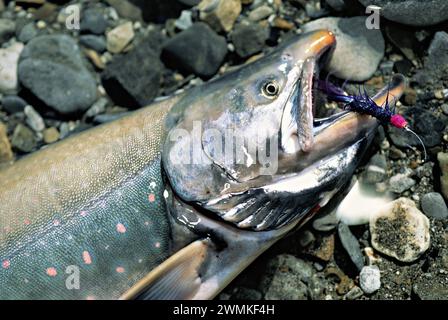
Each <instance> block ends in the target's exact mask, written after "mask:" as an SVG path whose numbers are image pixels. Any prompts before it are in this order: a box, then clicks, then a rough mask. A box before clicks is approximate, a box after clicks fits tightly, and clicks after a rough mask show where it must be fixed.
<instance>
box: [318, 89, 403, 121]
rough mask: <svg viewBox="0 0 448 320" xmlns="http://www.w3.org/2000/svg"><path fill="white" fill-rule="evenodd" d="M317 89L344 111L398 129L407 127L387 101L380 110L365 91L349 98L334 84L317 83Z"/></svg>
mask: <svg viewBox="0 0 448 320" xmlns="http://www.w3.org/2000/svg"><path fill="white" fill-rule="evenodd" d="M318 88H319V89H320V90H322V91H324V92H325V93H327V97H328V99H329V100H332V101H335V102H342V103H345V106H344V109H346V110H350V111H355V112H358V113H361V114H368V115H371V116H372V117H375V118H377V119H378V120H379V121H380V122H381V123H382V124H391V125H392V126H394V127H396V128H399V129H403V128H406V127H407V125H408V122H407V121H406V120H405V119H404V118H403V117H402V116H401V115H399V114H395V113H394V110H391V109H390V107H389V103H388V101H387V100H386V103H385V105H384V108H381V107H380V106H378V105H377V104H376V103H375V101H373V99H372V98H370V97H369V96H368V94H367V92H366V91H365V90H364V92H361V89H359V95H353V96H351V95H348V94H346V93H345V92H344V91H343V90H342V89H341V88H339V87H336V86H335V85H334V84H332V83H330V82H323V81H319V86H318Z"/></svg>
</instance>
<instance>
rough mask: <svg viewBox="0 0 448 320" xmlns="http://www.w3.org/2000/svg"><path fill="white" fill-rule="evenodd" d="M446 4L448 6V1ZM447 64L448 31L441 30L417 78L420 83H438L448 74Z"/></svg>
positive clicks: (437, 33)
mask: <svg viewBox="0 0 448 320" xmlns="http://www.w3.org/2000/svg"><path fill="white" fill-rule="evenodd" d="M446 4H447V6H448V1H447V2H446ZM422 16H423V15H422ZM446 65H448V33H446V32H444V31H439V32H436V34H435V35H434V38H433V40H432V41H431V45H430V46H429V49H428V58H427V59H426V61H425V65H424V68H423V69H422V70H420V71H419V72H418V73H417V74H416V75H415V79H416V80H417V81H418V82H419V83H420V84H428V83H429V84H432V83H436V82H438V81H439V80H441V79H443V78H444V77H445V76H446V68H443V67H442V66H446Z"/></svg>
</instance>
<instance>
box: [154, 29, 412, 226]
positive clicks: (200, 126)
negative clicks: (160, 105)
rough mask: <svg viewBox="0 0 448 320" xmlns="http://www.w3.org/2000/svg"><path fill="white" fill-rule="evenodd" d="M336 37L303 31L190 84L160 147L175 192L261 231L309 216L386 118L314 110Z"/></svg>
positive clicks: (398, 82) (399, 85) (392, 88)
mask: <svg viewBox="0 0 448 320" xmlns="http://www.w3.org/2000/svg"><path fill="white" fill-rule="evenodd" d="M335 44H336V40H335V36H334V35H333V34H332V33H331V32H329V31H327V30H318V31H314V32H310V33H307V34H303V35H301V36H298V37H294V38H292V39H291V40H290V41H288V42H286V43H284V44H282V45H281V46H280V47H279V48H278V49H276V50H275V51H273V52H272V53H271V54H269V55H267V56H265V57H263V58H261V59H259V60H257V61H255V62H253V63H251V64H248V65H245V66H243V67H241V68H240V69H238V70H235V71H233V72H230V73H228V74H226V75H224V76H222V77H220V78H218V79H216V80H214V81H211V82H209V83H207V84H205V85H203V86H200V87H197V88H195V89H192V90H190V91H189V92H188V93H187V94H185V95H184V97H183V98H182V99H180V100H179V101H178V102H177V104H176V105H175V106H174V107H173V108H172V111H171V113H170V115H169V116H168V119H167V127H168V129H169V130H168V131H169V134H168V136H167V139H166V141H165V144H164V149H163V152H162V163H163V169H164V172H165V175H166V178H167V183H168V184H169V186H170V188H171V189H172V191H173V194H174V195H175V197H176V198H177V199H178V200H179V201H181V202H184V203H187V204H189V205H191V206H194V207H196V208H198V210H201V211H202V212H207V213H208V214H212V215H215V216H218V217H219V218H220V219H222V220H224V221H226V222H229V223H231V224H233V225H235V226H237V227H238V228H243V229H250V230H257V231H262V230H271V229H277V228H281V227H283V226H285V225H287V224H289V223H291V222H292V221H295V222H297V221H299V220H303V218H304V217H306V216H307V213H309V212H311V211H312V210H313V208H315V207H316V206H322V205H324V204H325V203H326V202H327V201H328V200H329V199H331V197H332V196H333V195H334V194H335V193H337V192H338V191H339V189H340V188H341V187H342V186H343V185H344V184H345V183H346V182H347V181H348V179H350V177H351V175H352V173H353V171H354V169H355V168H356V166H357V164H358V162H359V159H360V157H361V155H362V153H363V152H364V151H365V149H366V148H367V146H368V145H369V143H370V141H371V138H372V136H373V134H374V132H375V129H376V127H377V125H378V122H377V120H376V119H375V118H372V117H371V116H368V115H361V114H356V113H353V112H341V113H340V114H336V115H334V116H331V117H330V118H325V119H317V118H315V117H314V113H313V110H314V107H315V106H314V105H315V102H314V97H313V91H314V87H315V82H316V78H317V76H318V74H319V72H318V70H319V65H321V64H322V63H324V62H325V61H326V59H327V58H328V57H329V55H331V52H332V49H333V48H334V46H335ZM403 86H404V84H403V79H402V78H400V77H395V78H394V80H393V81H392V83H391V84H390V85H389V86H388V87H387V88H384V89H383V90H382V91H381V92H379V93H378V94H377V95H376V96H375V97H374V100H375V101H376V102H377V104H379V105H381V104H382V103H383V102H384V101H385V100H386V98H387V96H389V98H388V99H389V104H390V105H392V104H393V103H394V102H395V101H396V100H397V99H398V98H399V96H400V95H401V92H402V91H403ZM387 93H389V94H387Z"/></svg>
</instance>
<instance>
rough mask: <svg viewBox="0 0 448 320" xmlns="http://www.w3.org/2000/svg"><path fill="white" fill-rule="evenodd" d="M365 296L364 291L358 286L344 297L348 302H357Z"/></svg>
mask: <svg viewBox="0 0 448 320" xmlns="http://www.w3.org/2000/svg"><path fill="white" fill-rule="evenodd" d="M363 294H364V292H363V291H362V289H361V288H360V287H358V286H354V287H353V288H351V289H350V291H349V292H347V293H346V294H345V296H344V298H345V299H346V300H356V299H359V298H361V297H362V295H363Z"/></svg>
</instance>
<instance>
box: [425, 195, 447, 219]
mask: <svg viewBox="0 0 448 320" xmlns="http://www.w3.org/2000/svg"><path fill="white" fill-rule="evenodd" d="M421 206H422V210H423V212H424V213H425V214H426V215H427V216H428V217H431V218H435V219H446V218H448V208H447V207H446V204H445V201H444V200H443V197H442V195H441V194H440V193H438V192H430V193H427V194H425V195H424V196H423V198H422V201H421Z"/></svg>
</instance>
